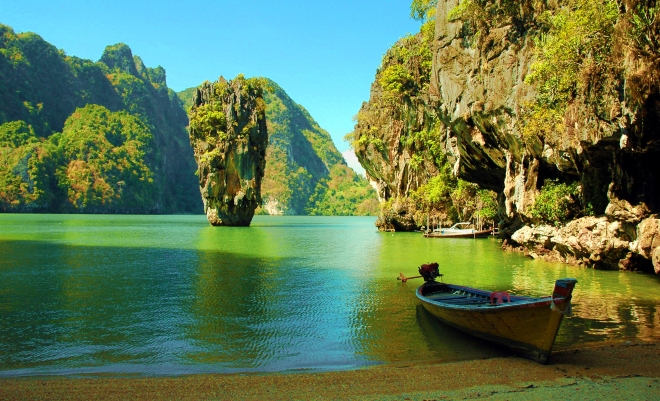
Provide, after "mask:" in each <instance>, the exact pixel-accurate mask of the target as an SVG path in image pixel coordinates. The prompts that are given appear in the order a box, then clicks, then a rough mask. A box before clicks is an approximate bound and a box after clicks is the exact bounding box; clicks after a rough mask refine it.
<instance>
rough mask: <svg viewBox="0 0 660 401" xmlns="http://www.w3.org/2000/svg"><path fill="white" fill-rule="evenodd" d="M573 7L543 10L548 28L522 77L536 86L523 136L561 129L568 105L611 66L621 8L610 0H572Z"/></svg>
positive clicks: (554, 131)
mask: <svg viewBox="0 0 660 401" xmlns="http://www.w3.org/2000/svg"><path fill="white" fill-rule="evenodd" d="M572 3H573V4H572V7H571V8H565V9H561V10H559V11H558V12H557V13H556V14H554V15H550V14H549V15H547V16H546V19H547V23H548V25H549V30H548V33H546V34H542V35H541V36H540V37H539V38H538V39H537V40H536V46H537V51H536V56H537V58H538V61H536V62H535V63H534V64H532V67H531V72H530V74H529V75H527V77H526V78H525V82H527V83H528V84H532V85H534V86H535V87H536V88H537V90H538V95H537V97H536V99H535V102H534V104H533V105H532V107H531V110H529V111H528V113H527V114H526V115H525V118H524V123H523V124H522V126H523V136H524V137H525V138H529V137H531V136H532V135H535V136H538V137H540V138H548V139H550V135H551V134H553V133H554V134H556V135H557V134H559V133H562V132H563V117H564V114H565V113H566V108H567V107H568V104H569V103H570V102H571V101H572V100H573V99H574V98H575V97H576V96H578V94H579V93H583V92H585V91H586V90H587V89H588V88H589V87H591V86H593V81H594V80H596V79H597V78H600V77H602V76H604V75H606V74H607V72H608V71H607V70H608V69H610V68H611V53H612V46H613V41H612V38H613V33H614V27H615V24H616V22H617V20H618V17H619V13H618V7H617V3H616V2H615V1H614V0H605V1H603V2H601V1H594V0H574V1H573V2H572Z"/></svg>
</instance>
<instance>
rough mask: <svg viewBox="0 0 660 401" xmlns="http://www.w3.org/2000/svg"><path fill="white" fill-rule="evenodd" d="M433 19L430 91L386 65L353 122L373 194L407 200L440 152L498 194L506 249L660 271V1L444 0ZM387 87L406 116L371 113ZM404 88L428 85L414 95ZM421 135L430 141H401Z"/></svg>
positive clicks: (463, 174) (434, 167)
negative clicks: (391, 87) (390, 86)
mask: <svg viewBox="0 0 660 401" xmlns="http://www.w3.org/2000/svg"><path fill="white" fill-rule="evenodd" d="M435 15H436V17H435V18H436V23H435V34H434V38H433V41H432V43H431V44H430V46H429V47H430V49H431V51H432V68H431V71H430V81H429V86H428V89H426V94H425V90H424V86H423V83H424V80H420V81H415V78H413V77H411V76H410V74H408V75H406V74H405V71H400V72H402V73H401V74H399V75H397V76H396V77H395V78H396V79H389V78H388V77H387V76H384V75H385V72H386V71H387V70H388V69H389V70H390V72H395V71H394V70H393V69H390V68H389V67H388V66H387V65H386V64H385V62H384V63H383V65H382V66H381V69H380V70H379V71H378V72H377V77H376V82H374V86H372V99H371V100H370V102H369V104H366V105H364V106H363V108H362V110H361V112H360V113H361V114H367V117H368V118H364V116H363V118H358V125H357V126H356V132H357V133H359V135H357V137H356V138H353V139H354V146H356V153H357V154H358V157H359V158H360V160H361V162H362V163H363V165H364V166H365V169H366V170H367V171H368V173H369V176H370V178H372V179H373V181H374V182H375V183H376V184H377V186H378V187H379V189H380V192H379V193H380V194H381V196H383V195H385V196H387V194H388V191H389V192H393V191H397V192H399V193H400V194H401V195H402V197H404V198H406V197H408V198H407V199H408V200H410V195H411V190H414V187H415V185H417V186H419V183H422V182H423V181H424V180H425V179H427V180H431V179H430V178H428V177H429V176H434V174H437V172H438V171H439V170H440V171H441V167H442V166H441V164H439V163H438V162H437V161H438V160H439V158H438V157H436V156H434V157H430V158H429V157H428V155H429V154H434V155H437V153H438V152H437V151H436V152H431V150H437V148H440V153H442V154H444V155H445V156H446V158H447V159H448V160H449V162H450V163H451V166H452V170H453V174H454V175H455V176H456V177H458V178H461V179H464V180H467V181H469V182H472V183H476V184H478V185H479V186H481V187H482V188H489V189H492V190H494V191H497V192H498V194H499V198H498V201H499V202H498V203H499V219H500V224H499V226H500V229H501V232H502V233H503V236H504V237H505V238H507V240H508V241H509V244H514V245H516V246H518V245H522V246H524V247H525V248H526V249H527V252H528V253H529V254H530V255H532V256H539V257H549V258H554V259H556V260H562V261H564V262H570V263H580V264H584V265H587V266H591V267H597V268H607V269H617V268H622V269H641V270H652V266H653V264H654V263H655V269H656V271H660V265H658V262H656V260H657V259H658V256H654V255H656V254H659V253H660V251H657V246H658V240H657V238H660V231H659V230H658V225H657V218H658V217H657V213H658V212H659V209H660V192H659V191H658V188H659V185H660V176H659V173H660V169H658V168H657V167H656V162H655V160H657V159H658V157H659V156H660V136H659V132H658V131H659V128H658V127H659V126H660V124H659V123H660V74H658V71H660V57H658V54H659V49H660V5H659V4H658V2H656V1H653V0H630V1H626V2H620V3H617V2H614V1H609V0H560V1H548V2H536V1H528V0H522V1H517V2H510V1H503V2H490V1H483V0H464V1H462V2H459V1H458V0H444V1H443V0H440V1H438V6H437V10H436V14H435ZM571 30H573V31H571ZM571 46H572V47H571ZM395 47H396V45H395ZM386 58H387V56H386ZM390 78H391V77H390ZM388 79H389V83H391V82H394V83H397V82H398V83H400V84H401V85H400V86H399V87H398V88H396V89H398V93H402V94H404V95H405V96H403V97H401V98H399V99H398V100H397V102H396V103H395V105H394V106H393V107H394V108H395V109H396V110H398V111H399V112H401V113H402V114H400V115H402V116H403V117H402V118H379V119H373V118H369V117H370V116H374V115H377V114H378V113H381V114H383V113H385V112H386V111H387V106H386V105H383V104H382V103H383V102H380V101H378V100H377V101H376V102H375V101H374V99H377V98H380V99H382V98H383V96H382V95H379V93H378V91H379V90H381V91H382V88H385V87H386V86H387V84H388ZM408 80H413V81H415V82H421V83H422V85H421V86H419V88H420V90H419V92H418V93H417V94H415V95H414V96H413V97H411V96H409V94H410V92H408V93H406V88H411V86H410V84H409V83H408ZM406 85H408V86H406ZM412 87H413V88H414V82H413V86H412ZM412 99H417V100H416V101H410V100H412ZM377 102H380V103H381V104H380V105H377V104H376V103H377ZM394 115H395V113H391V112H390V113H387V117H391V116H394ZM358 117H360V115H359V116H358ZM415 117H416V118H415ZM388 120H389V121H388ZM373 121H375V122H373ZM410 122H413V124H411V123H410ZM415 125H417V127H415ZM422 127H424V129H422ZM429 128H430V129H429ZM423 131H424V132H430V139H427V140H426V141H425V143H424V146H421V147H413V146H411V143H410V141H406V140H405V138H406V137H409V136H410V135H411V134H414V133H415V132H423ZM360 142H362V143H360ZM415 166H422V168H421V169H418V171H416V172H414V174H411V173H412V170H413V167H415ZM553 191H554V192H553ZM562 191H563V192H562ZM548 194H551V195H553V196H554V198H553V197H552V196H550V195H548ZM558 206H562V207H563V206H566V207H565V208H564V209H565V210H559V211H558V210H556V209H557V208H558ZM553 208H554V209H553ZM404 215H405V213H403V214H402V215H401V216H404ZM404 217H405V216H404ZM518 230H522V231H518ZM517 231H518V232H517ZM512 240H513V241H512Z"/></svg>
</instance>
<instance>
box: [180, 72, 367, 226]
mask: <svg viewBox="0 0 660 401" xmlns="http://www.w3.org/2000/svg"><path fill="white" fill-rule="evenodd" d="M267 82H268V88H267V91H266V94H265V96H264V100H265V102H266V121H267V125H268V136H269V145H268V148H267V151H266V170H265V176H264V179H263V183H262V189H261V194H262V198H263V205H262V207H261V208H260V209H259V210H258V211H257V212H258V213H261V214H271V215H308V214H310V215H375V214H376V213H377V211H378V200H377V197H376V192H375V191H374V190H373V189H372V188H371V186H370V185H369V183H368V181H367V180H366V179H364V178H362V177H361V176H359V175H358V174H356V173H355V172H354V171H353V170H352V169H350V168H349V167H348V165H347V164H346V161H345V160H344V158H343V156H342V154H341V153H340V152H339V151H338V150H337V148H336V147H335V145H334V143H333V142H332V138H331V137H330V134H329V133H328V132H327V131H325V130H324V129H323V128H321V127H320V126H319V124H318V123H317V122H316V121H315V120H314V119H313V118H312V116H311V115H310V114H309V112H308V111H307V110H306V109H305V108H304V107H303V106H301V105H299V104H297V103H296V102H295V101H293V99H291V98H290V97H289V95H287V93H286V92H285V91H284V89H282V88H281V87H280V86H279V85H278V84H277V83H275V82H274V81H272V80H267ZM194 90H195V88H189V89H186V90H184V91H181V92H178V95H179V97H180V98H181V100H182V101H183V102H184V105H185V106H186V108H188V107H190V104H191V99H192V95H193V93H194Z"/></svg>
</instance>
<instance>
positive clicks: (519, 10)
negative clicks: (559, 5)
mask: <svg viewBox="0 0 660 401" xmlns="http://www.w3.org/2000/svg"><path fill="white" fill-rule="evenodd" d="M544 8H545V5H544V2H537V1H534V0H497V1H491V0H462V1H461V2H460V3H459V4H458V5H457V6H456V7H454V8H453V9H452V10H450V11H449V13H448V15H447V21H448V22H457V21H462V22H463V24H464V25H463V28H462V31H463V32H464V33H465V34H467V35H473V36H475V37H476V38H485V37H486V36H487V34H488V33H489V32H490V30H491V29H492V28H497V27H501V26H504V25H513V26H514V27H517V28H521V29H522V27H523V25H524V23H525V22H526V21H529V20H530V19H531V18H533V16H534V13H535V12H539V11H541V10H543V9H544ZM475 43H476V42H475Z"/></svg>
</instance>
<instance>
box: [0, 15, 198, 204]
mask: <svg viewBox="0 0 660 401" xmlns="http://www.w3.org/2000/svg"><path fill="white" fill-rule="evenodd" d="M92 105H96V106H92ZM186 125H187V116H186V114H185V111H184V110H183V107H182V105H181V102H180V101H179V99H178V97H177V96H176V94H175V93H174V91H172V90H171V89H169V88H168V87H167V83H166V74H165V70H164V69H163V68H162V67H157V68H147V67H146V66H145V65H144V63H143V62H142V60H141V59H140V58H139V57H137V56H133V54H132V52H131V49H130V48H129V47H128V46H126V45H125V44H117V45H114V46H108V47H107V48H106V49H105V51H104V52H103V55H102V56H101V59H100V60H99V61H98V62H93V61H90V60H84V59H80V58H78V57H72V56H67V55H66V54H65V53H64V52H63V51H62V50H58V49H57V48H55V47H54V46H53V45H51V44H50V43H48V42H46V41H45V40H43V39H42V38H41V37H40V36H39V35H37V34H34V33H19V34H17V33H15V32H14V31H13V29H12V28H10V27H8V26H6V25H0V166H2V168H0V211H11V212H25V211H48V212H85V213H196V212H201V200H200V198H199V190H198V188H197V183H196V178H195V176H194V171H195V166H194V161H193V158H192V149H191V147H190V143H189V140H188V135H187V132H186V129H185V127H186ZM83 137H84V138H85V139H84V141H83V140H82V139H81V138H83ZM74 139H75V140H74ZM130 182H135V183H140V184H139V185H138V187H139V188H136V187H135V186H134V185H133V186H132V185H128V183H130Z"/></svg>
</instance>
